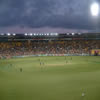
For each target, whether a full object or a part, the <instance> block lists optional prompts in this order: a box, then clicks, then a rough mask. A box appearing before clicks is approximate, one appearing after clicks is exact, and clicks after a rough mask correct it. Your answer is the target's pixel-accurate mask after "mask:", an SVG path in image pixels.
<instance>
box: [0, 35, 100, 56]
mask: <svg viewBox="0 0 100 100" xmlns="http://www.w3.org/2000/svg"><path fill="white" fill-rule="evenodd" d="M34 34H35V35H34ZM0 41H1V42H0V57H1V58H4V57H8V58H9V57H10V58H11V57H15V56H27V55H34V56H35V55H88V56H89V55H100V50H99V49H100V35H99V34H90V33H87V34H86V33H85V34H78V33H70V34H68V33H65V34H58V33H25V34H14V33H13V34H11V33H9V34H8V33H7V34H3V35H2V34H1V36H0ZM95 51H96V52H95Z"/></svg>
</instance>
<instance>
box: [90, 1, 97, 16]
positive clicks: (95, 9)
mask: <svg viewBox="0 0 100 100" xmlns="http://www.w3.org/2000/svg"><path fill="white" fill-rule="evenodd" d="M90 9H91V14H92V16H98V15H99V4H98V3H96V2H95V3H93V4H92V5H91V7H90Z"/></svg>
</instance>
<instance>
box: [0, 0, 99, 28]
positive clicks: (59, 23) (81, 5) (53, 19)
mask: <svg viewBox="0 0 100 100" xmlns="http://www.w3.org/2000/svg"><path fill="white" fill-rule="evenodd" d="M93 1H94V0H0V27H10V26H20V27H30V28H41V27H51V28H71V29H95V28H96V27H97V25H98V27H99V24H97V23H96V22H95V21H96V19H95V18H94V19H93V18H92V17H91V15H90V4H91V3H92V2H93ZM93 20H94V21H93ZM97 22H98V21H97Z"/></svg>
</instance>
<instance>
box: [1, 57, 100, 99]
mask: <svg viewBox="0 0 100 100" xmlns="http://www.w3.org/2000/svg"><path fill="white" fill-rule="evenodd" d="M82 94H84V95H83V96H82ZM0 100H100V57H96V56H94V57H93V56H74V57H71V56H69V57H28V58H16V59H8V60H0Z"/></svg>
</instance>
